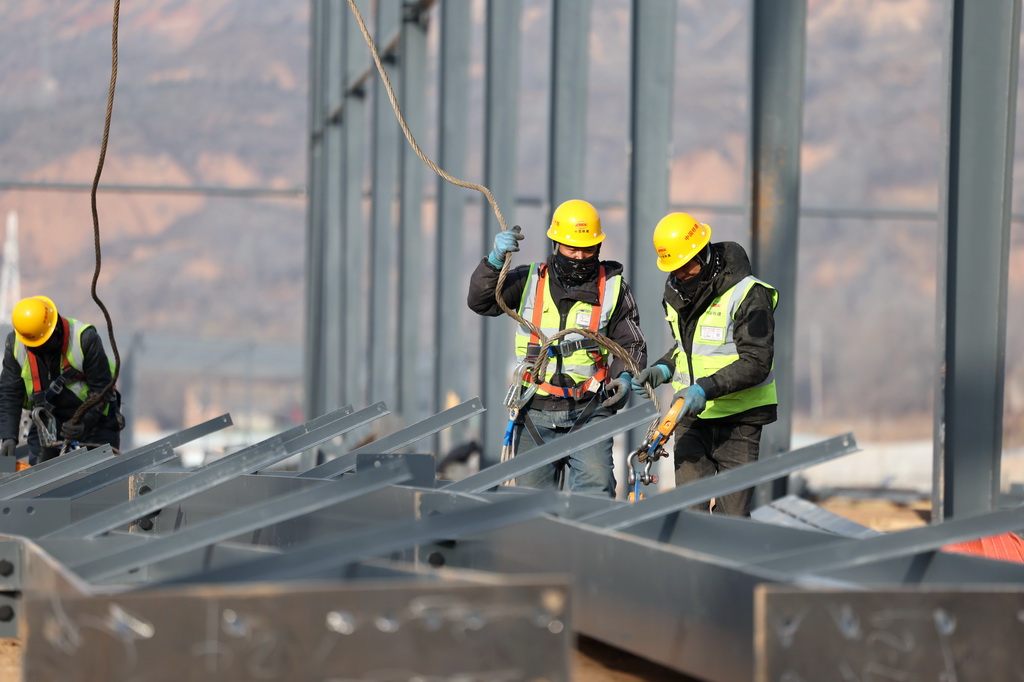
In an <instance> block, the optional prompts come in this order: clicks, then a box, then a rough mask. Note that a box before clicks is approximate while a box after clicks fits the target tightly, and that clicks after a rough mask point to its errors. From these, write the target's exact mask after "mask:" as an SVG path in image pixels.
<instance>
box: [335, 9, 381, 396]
mask: <svg viewBox="0 0 1024 682" xmlns="http://www.w3.org/2000/svg"><path fill="white" fill-rule="evenodd" d="M356 4H357V6H358V7H359V12H360V14H362V15H363V16H365V12H364V10H365V9H366V7H368V6H369V4H370V3H369V2H368V0H362V1H361V2H357V3H356ZM340 9H341V11H342V12H344V33H343V36H344V45H343V49H344V57H343V64H344V67H343V69H342V73H343V74H344V84H345V93H344V100H343V101H342V110H341V121H340V125H341V129H342V133H343V135H344V142H343V145H344V152H343V157H342V159H341V161H340V163H341V164H342V169H341V191H342V192H343V194H344V201H343V203H342V205H343V207H344V208H343V210H342V231H343V232H344V240H343V241H344V250H343V252H342V258H339V259H338V260H336V261H328V262H327V266H328V268H331V267H341V268H342V269H343V273H344V275H343V276H344V280H345V283H344V292H345V296H344V298H343V299H341V310H342V313H341V316H342V318H341V325H342V328H341V334H342V336H343V337H344V343H343V344H342V346H340V347H336V348H335V347H330V346H328V347H327V349H326V350H327V353H329V354H331V355H333V356H334V357H333V358H332V359H331V360H330V361H331V362H336V363H339V364H340V365H341V367H342V368H343V372H342V383H343V387H342V395H343V402H342V403H338V404H332V405H329V407H332V408H333V407H338V405H339V404H351V405H355V406H356V407H361V406H363V405H365V404H366V400H367V398H366V393H367V392H366V383H367V370H366V366H367V358H368V357H369V347H370V344H369V335H370V331H369V328H368V325H367V324H366V310H367V308H368V307H369V297H370V292H369V287H367V285H366V282H367V281H368V275H369V267H368V265H367V263H368V260H369V259H368V258H367V254H368V253H369V252H368V248H367V247H368V244H369V238H368V237H367V234H366V230H367V225H366V223H365V221H364V220H363V178H364V177H365V172H364V171H365V160H366V146H367V145H366V130H367V128H366V116H367V114H366V109H367V106H366V92H365V89H364V85H363V83H362V82H361V80H359V78H360V76H361V74H362V73H363V72H365V71H366V69H367V67H368V66H369V64H370V61H371V59H370V54H369V51H368V50H369V48H368V47H367V46H366V41H365V40H364V39H363V35H362V33H361V32H360V31H359V24H358V23H357V22H356V18H355V16H353V14H352V10H351V8H350V7H349V6H348V2H347V0H343V2H342V3H341V8H340Z"/></svg>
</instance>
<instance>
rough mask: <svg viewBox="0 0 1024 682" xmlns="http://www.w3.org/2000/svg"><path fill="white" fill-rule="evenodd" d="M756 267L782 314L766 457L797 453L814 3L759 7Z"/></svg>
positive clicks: (753, 115) (754, 125)
mask: <svg viewBox="0 0 1024 682" xmlns="http://www.w3.org/2000/svg"><path fill="white" fill-rule="evenodd" d="M751 11H752V13H753V17H752V21H751V23H752V27H753V34H752V36H751V37H752V45H751V49H750V58H751V64H750V73H751V76H750V84H751V90H750V163H749V174H750V181H749V183H748V186H749V188H750V197H749V211H750V234H751V254H750V262H751V265H752V266H753V269H754V275H756V276H757V277H759V278H761V279H762V280H764V281H765V282H768V283H769V284H771V285H772V286H773V287H775V288H776V289H777V290H778V291H779V300H780V301H782V302H783V304H782V305H779V307H778V308H777V309H776V310H775V385H776V387H777V390H778V393H779V408H778V411H779V419H778V421H776V422H775V423H774V424H769V425H768V426H766V427H765V428H764V431H763V433H762V436H761V457H774V456H777V455H780V454H782V453H784V452H786V451H788V450H789V449H790V438H791V432H792V426H793V425H792V421H793V407H792V406H793V346H794V335H795V332H796V284H797V283H796V267H797V259H796V257H795V254H796V253H797V234H798V220H799V216H800V142H801V131H802V129H803V125H802V122H803V102H804V96H803V95H804V49H805V48H804V46H805V44H806V35H805V34H806V23H807V21H806V20H807V0H779V1H778V2H754V3H751ZM786 487H787V482H786V479H780V480H777V481H773V482H772V483H770V484H765V485H763V486H761V488H759V489H758V490H757V491H756V493H755V500H756V501H757V502H758V503H760V504H764V503H766V502H768V501H769V500H772V499H776V498H779V497H782V496H783V495H785V494H786Z"/></svg>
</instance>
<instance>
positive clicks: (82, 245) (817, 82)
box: [0, 0, 1024, 437]
mask: <svg viewBox="0 0 1024 682" xmlns="http://www.w3.org/2000/svg"><path fill="white" fill-rule="evenodd" d="M478 4H479V3H478ZM749 4H750V3H749V0H681V1H680V2H679V6H678V30H677V39H676V40H677V47H676V49H677V65H676V73H677V77H676V84H675V93H676V97H675V117H676V118H675V128H674V143H673V149H672V152H673V161H672V177H671V183H672V184H671V198H672V201H673V202H674V203H677V204H682V205H686V204H693V205H697V206H699V207H700V208H699V209H697V210H695V211H694V212H695V213H698V214H699V215H700V216H701V217H702V218H704V219H705V220H707V221H709V222H710V223H711V224H712V225H713V226H714V227H715V230H716V237H721V238H726V239H735V240H737V241H740V242H742V243H747V242H748V240H747V238H746V235H745V233H744V231H743V228H742V214H740V213H738V212H737V211H735V210H730V209H729V208H728V207H729V206H738V205H740V204H742V202H743V201H744V183H745V176H744V173H745V163H746V144H747V142H746V116H747V87H748V85H747V71H748V65H747V59H748V46H747V43H748V40H749ZM368 6H369V5H368V4H367V7H368ZM593 6H594V11H593V15H592V30H593V38H592V41H591V52H592V59H593V63H592V69H591V76H590V83H589V90H590V94H589V97H588V101H587V103H586V106H585V112H586V125H587V132H588V142H589V150H588V160H587V176H586V183H587V192H586V193H587V195H588V198H593V199H595V200H598V201H602V202H624V201H625V198H626V195H625V188H626V171H627V166H626V160H627V139H626V135H627V131H628V126H627V112H628V109H627V99H626V98H627V96H628V75H629V63H628V54H627V52H626V45H627V42H626V41H627V39H628V33H629V32H628V27H629V23H628V3H626V2H625V1H624V0H594V1H593ZM547 8H548V2H547V0H527V1H526V2H524V29H525V30H524V34H523V36H524V41H525V45H524V46H523V50H522V55H523V63H522V66H521V80H522V87H523V89H524V92H523V96H522V98H521V102H523V104H522V105H521V110H520V115H519V118H520V125H521V130H520V133H519V144H520V159H519V176H518V177H519V185H520V187H519V192H520V194H521V195H526V196H539V195H541V193H542V190H543V186H544V185H543V183H544V180H545V177H544V176H545V172H544V168H545V167H544V165H543V163H544V151H543V147H544V145H545V144H546V135H545V132H546V126H547V122H546V120H545V118H544V107H542V106H539V105H538V106H529V105H528V104H527V103H530V102H538V103H539V102H544V101H546V92H545V88H546V86H547V79H548V76H549V73H548V70H547V66H546V62H545V60H546V59H547V56H548V54H549V48H548V41H549V36H550V26H549V23H550V13H549V12H548V10H547ZM111 12H112V5H111V3H108V2H102V1H101V0H37V1H36V2H32V3H10V2H9V3H2V4H0V169H2V170H0V178H2V179H7V180H20V181H48V182H74V183H83V184H86V185H88V184H89V183H91V181H92V178H93V176H94V174H95V171H96V162H97V157H98V152H99V144H100V140H101V134H102V129H103V118H104V110H105V106H106V95H107V87H108V82H109V77H110V20H111ZM364 14H365V15H366V16H367V17H368V18H369V17H371V16H372V13H371V12H369V11H368V10H366V9H364ZM308 18H309V4H308V3H307V2H298V3H282V2H271V1H269V0H202V1H200V0H152V1H151V2H148V3H145V4H142V5H133V4H127V5H122V7H121V21H120V39H119V46H120V55H119V56H120V62H119V70H118V82H117V91H116V100H115V107H114V115H113V121H112V127H111V137H110V146H109V150H108V155H107V160H106V165H105V167H104V170H103V177H102V183H101V188H102V185H103V184H128V185H160V184H168V185H183V186H188V185H200V186H217V187H220V186H225V187H234V188H243V187H269V188H279V189H285V188H292V187H299V186H302V185H303V184H304V182H305V176H306V148H307V144H306V127H307V68H308V64H307V63H308V46H309V45H308V43H309V27H308ZM477 18H478V19H479V18H480V14H479V13H478V14H477ZM944 19H945V14H944V9H943V4H942V3H935V2H932V1H931V0H811V1H810V2H809V21H808V55H807V65H806V82H807V86H806V103H805V119H804V149H803V156H802V164H803V173H804V175H803V185H802V188H801V199H802V203H803V205H804V206H805V207H809V208H852V209H900V210H906V211H917V212H920V213H921V214H922V215H923V216H924V217H918V218H911V219H895V218H892V217H889V218H885V219H878V220H866V219H864V218H859V217H858V218H852V217H821V216H820V215H819V214H816V213H811V214H808V215H806V216H805V218H804V219H803V220H802V222H801V235H800V238H801V247H800V254H799V262H798V267H799V280H798V281H799V286H800V290H799V291H798V292H782V296H783V298H782V301H783V303H782V304H783V305H796V306H797V315H798V318H797V319H798V330H797V338H796V339H795V340H794V342H795V343H796V349H797V362H798V364H797V368H796V371H797V387H796V388H797V395H796V400H797V405H796V407H797V410H798V418H799V419H801V420H802V421H803V422H805V423H806V425H807V426H809V427H812V426H813V425H814V424H815V423H817V424H819V425H821V426H822V427H826V426H825V425H826V424H827V428H831V427H832V426H834V425H836V424H840V425H841V424H842V423H843V422H844V421H845V422H849V423H863V424H871V423H875V422H890V421H896V422H897V423H902V424H904V425H905V426H906V425H909V424H920V425H923V426H921V427H914V428H915V430H916V429H919V428H924V429H925V430H927V429H928V428H930V425H929V424H928V418H927V414H928V413H929V412H930V410H931V406H932V401H933V391H934V376H935V371H936V369H935V367H936V360H935V353H934V349H935V338H934V337H935V332H934V329H935V314H936V312H935V311H936V303H935V281H936V263H937V261H938V252H937V223H936V219H935V218H929V217H928V216H929V215H930V214H934V213H935V212H936V209H937V205H938V201H939V192H940V187H941V182H942V170H943V168H942V166H943V157H942V150H943V144H942V141H941V139H940V135H941V132H942V127H943V115H944V114H943V111H944V107H943V100H944V95H945V93H944V91H943V88H944V78H943V74H942V52H941V50H942V45H943V41H944V27H943V22H944ZM431 31H432V32H431V40H432V41H433V44H434V45H435V46H436V41H437V36H436V26H433V27H432V29H431ZM428 92H429V91H428ZM481 92H482V90H481V88H480V87H479V83H478V82H477V83H476V85H475V87H474V89H473V91H472V96H473V97H474V98H477V100H478V99H479V97H480V96H481ZM431 106H432V110H433V105H431ZM1019 109H1020V107H1019ZM1017 127H1018V130H1024V126H1021V125H1020V124H1018V126H1017ZM1021 146H1022V145H1021V142H1020V136H1018V142H1017V157H1018V164H1017V165H1018V166H1020V159H1022V158H1024V156H1022V154H1021ZM470 147H471V152H470V153H471V159H470V165H469V177H471V178H472V179H479V177H480V170H479V168H480V157H479V154H480V149H479V145H474V144H471V145H470ZM429 151H430V149H429V147H428V153H429ZM432 181H433V180H432V179H431V182H432ZM1017 186H1019V182H1016V183H1015V188H1016V187H1017ZM1015 195H1016V197H1015V202H1016V206H1017V207H1018V208H1017V209H1016V212H1017V213H1020V212H1021V209H1020V206H1021V197H1020V195H1021V193H1020V192H1015ZM98 203H99V215H100V222H101V228H102V238H103V242H102V244H103V273H102V277H101V278H100V283H99V294H100V297H101V298H102V299H103V301H104V303H105V304H106V305H107V306H108V307H109V308H110V310H111V313H112V315H113V317H114V322H115V332H116V333H118V334H119V336H120V337H123V338H125V339H127V338H128V335H129V334H131V333H134V332H135V331H138V330H144V331H145V332H146V333H147V334H154V333H155V334H168V335H172V336H194V337H197V338H204V339H224V340H230V341H232V342H236V343H237V342H238V341H239V340H246V342H248V341H252V340H256V341H268V342H275V343H283V344H294V348H295V351H296V353H300V352H301V349H302V346H301V340H302V333H303V330H304V321H303V314H304V306H305V299H304V296H303V287H304V276H303V267H304V265H303V262H304V243H303V242H304V236H305V208H304V203H303V201H302V200H301V199H280V198H277V199H268V198H235V197H204V196H199V195H179V194H159V195H154V194H135V193H103V192H102V191H101V195H100V199H99V202H98ZM8 210H15V211H17V212H18V215H19V218H20V225H21V274H22V291H23V293H25V294H31V293H36V292H46V293H48V294H49V295H51V296H53V297H54V298H55V299H56V300H57V301H58V302H59V303H60V304H61V305H62V307H63V308H64V309H65V310H69V311H71V312H72V314H75V315H79V316H80V317H83V318H86V319H91V320H93V321H95V322H97V323H98V324H102V317H101V315H100V313H99V311H98V310H97V309H96V307H95V304H94V303H93V302H92V301H91V298H90V296H89V284H90V281H91V278H92V272H93V262H94V254H93V248H92V242H93V236H92V223H91V213H90V206H89V196H88V192H77V193H73V192H40V191H28V190H10V191H6V192H0V212H2V213H3V214H6V212H7V211H8ZM607 220H608V223H609V224H608V227H609V229H610V230H622V229H625V226H624V225H622V221H623V218H622V215H621V212H620V211H619V212H616V211H610V212H609V214H608V216H607ZM534 227H535V228H536V227H538V226H534ZM650 228H651V226H631V228H630V229H633V230H638V231H640V232H642V233H644V234H647V233H648V232H649V230H650ZM613 239H614V234H613ZM613 239H612V240H610V241H613ZM472 265H473V264H467V272H468V270H469V269H471V268H472ZM1010 287H1011V291H1010V305H1009V310H1010V314H1009V316H1008V319H1007V327H1008V344H1007V348H1008V353H1007V373H1008V375H1007V411H1008V414H1009V415H1021V414H1024V359H1022V358H1024V354H1022V353H1020V352H1019V351H1020V349H1021V348H1022V347H1024V319H1022V318H1024V316H1022V314H1021V313H1020V312H1019V311H1021V310H1024V235H1022V230H1021V227H1020V225H1019V224H1015V226H1014V232H1013V252H1012V254H1011V266H1010ZM654 345H656V346H659V345H660V343H659V344H654ZM652 350H654V351H657V352H659V353H660V351H661V350H662V349H660V348H658V347H656V348H654V349H652ZM1021 422H1024V419H1019V418H1016V419H1007V425H1008V427H1010V426H1012V424H1017V423H1021ZM908 428H909V427H908ZM1022 437H1024V436H1022Z"/></svg>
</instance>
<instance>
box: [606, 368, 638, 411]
mask: <svg viewBox="0 0 1024 682" xmlns="http://www.w3.org/2000/svg"><path fill="white" fill-rule="evenodd" d="M632 381H633V376H632V375H631V374H630V373H629V372H623V373H622V374H620V375H619V378H618V379H616V380H614V381H612V382H611V383H609V384H608V388H607V390H606V394H607V396H608V397H607V398H605V399H604V402H602V403H601V406H602V407H607V408H608V409H610V410H617V409H619V408H620V407H622V406H623V405H625V404H626V401H627V400H629V386H630V383H631V382H632Z"/></svg>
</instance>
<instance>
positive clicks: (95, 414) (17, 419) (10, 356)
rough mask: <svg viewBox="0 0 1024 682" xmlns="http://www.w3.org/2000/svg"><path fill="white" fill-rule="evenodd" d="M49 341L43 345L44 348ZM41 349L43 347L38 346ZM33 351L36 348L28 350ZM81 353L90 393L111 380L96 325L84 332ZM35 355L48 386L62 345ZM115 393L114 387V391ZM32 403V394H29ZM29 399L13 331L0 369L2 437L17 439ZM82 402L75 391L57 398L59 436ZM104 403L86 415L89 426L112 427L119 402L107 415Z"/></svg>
mask: <svg viewBox="0 0 1024 682" xmlns="http://www.w3.org/2000/svg"><path fill="white" fill-rule="evenodd" d="M47 345H50V344H43V346H41V347H40V348H44V347H46V346H47ZM35 350H36V351H39V350H40V349H39V348H37V349H35ZM28 351H29V352H30V353H31V352H32V351H33V349H28ZM82 352H83V354H84V356H85V364H84V370H85V382H86V384H87V385H88V386H89V391H90V392H91V393H99V392H100V391H102V390H103V389H104V388H105V387H106V386H107V384H109V383H110V379H111V374H110V365H109V363H108V362H107V354H106V353H105V352H104V350H103V342H102V341H101V340H100V335H99V332H97V331H96V328H95V327H90V328H88V329H86V330H85V331H84V332H82ZM36 357H37V358H38V359H39V360H40V363H39V364H40V370H39V371H40V373H41V374H42V375H43V376H40V380H41V383H42V385H43V387H44V389H45V387H47V386H49V385H50V382H51V381H53V380H54V379H55V378H56V377H57V376H58V375H59V374H60V357H61V354H60V347H59V346H58V347H57V348H55V349H53V350H52V351H49V352H45V351H44V352H37V353H36ZM110 395H113V390H112V391H111V394H110ZM28 398H29V402H31V396H28ZM25 399H26V391H25V382H24V381H23V380H22V378H21V365H19V364H18V361H17V360H16V359H15V357H14V332H13V331H12V332H11V333H9V334H8V335H7V342H6V344H5V346H4V362H3V370H2V371H0V439H5V438H13V439H15V440H17V438H18V427H19V426H20V423H21V409H22V405H23V404H24V402H25ZM81 405H82V401H81V400H79V399H78V396H76V395H75V394H74V393H73V392H72V391H69V390H65V391H62V392H61V393H60V394H59V395H58V396H57V398H56V399H55V401H54V409H53V411H52V414H53V416H54V418H55V419H56V420H57V430H58V437H59V433H60V426H61V425H62V424H63V423H64V422H66V421H70V419H71V417H72V416H74V414H75V412H76V411H77V410H78V408H79V407H81ZM102 408H103V403H100V404H99V405H96V406H95V407H93V409H92V410H90V411H89V413H87V414H86V415H85V416H84V417H83V421H84V422H85V423H86V424H87V425H89V426H93V425H97V426H108V427H109V426H112V425H113V424H115V423H116V416H115V410H116V405H111V406H110V410H108V413H107V415H101V414H100V413H99V410H101V409H102Z"/></svg>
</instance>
